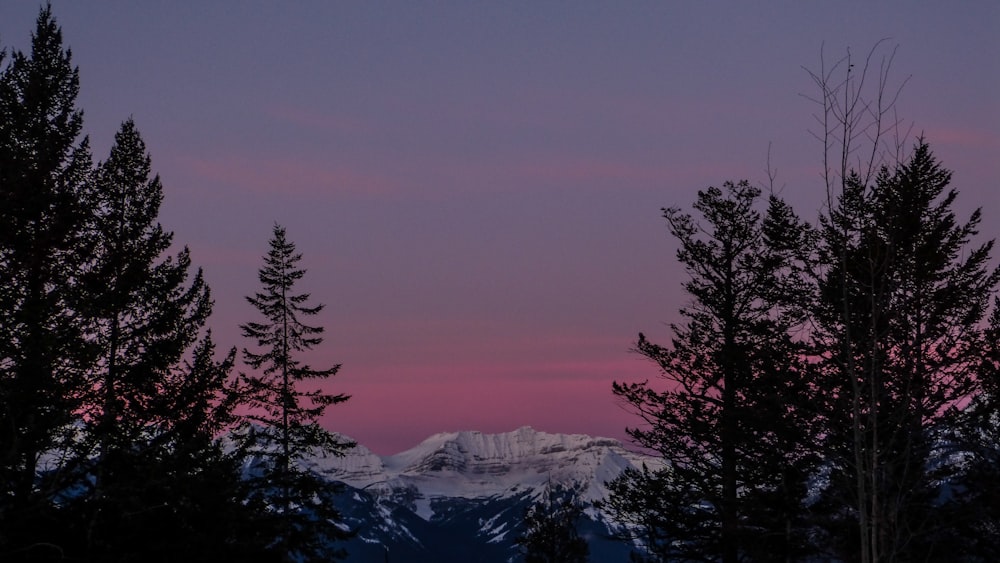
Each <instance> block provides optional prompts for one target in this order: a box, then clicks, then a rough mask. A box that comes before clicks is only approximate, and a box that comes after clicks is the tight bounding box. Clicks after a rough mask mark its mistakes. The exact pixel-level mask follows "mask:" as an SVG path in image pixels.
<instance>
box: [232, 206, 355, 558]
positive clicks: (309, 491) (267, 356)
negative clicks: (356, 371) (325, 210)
mask: <svg viewBox="0 0 1000 563" xmlns="http://www.w3.org/2000/svg"><path fill="white" fill-rule="evenodd" d="M301 258H302V255H301V254H299V253H297V252H296V251H295V245H294V244H293V243H292V242H291V241H289V240H288V239H287V238H286V237H285V229H284V228H283V227H281V226H280V225H278V224H275V225H274V230H273V236H272V238H271V240H270V249H269V251H268V253H267V255H266V256H265V257H264V266H263V267H262V268H261V269H260V271H259V279H260V283H261V285H262V286H263V287H262V291H260V292H258V293H256V294H254V295H253V296H249V297H247V301H248V302H249V303H250V304H251V305H253V306H254V308H255V309H257V311H258V312H259V313H260V315H261V316H262V317H263V319H262V320H260V321H254V322H249V323H246V324H244V325H242V326H241V328H242V330H243V336H244V337H245V338H248V339H250V340H251V341H252V342H253V343H254V344H255V345H256V346H257V347H258V349H259V351H256V352H254V351H251V350H250V349H247V348H244V350H243V358H244V361H245V362H246V363H247V365H249V366H250V367H251V368H252V369H254V370H255V371H254V372H253V373H250V374H243V375H242V378H241V379H242V381H243V382H244V384H245V386H246V394H247V395H246V396H247V402H248V406H249V407H250V409H251V412H250V414H249V415H247V420H248V422H250V423H251V424H250V426H249V427H248V428H247V429H246V431H247V442H246V443H247V448H248V453H250V454H251V455H254V456H256V458H257V460H258V463H257V465H256V466H255V467H254V468H253V470H252V472H251V475H250V478H251V481H252V482H253V483H254V489H255V491H256V492H255V494H256V496H257V497H258V499H259V498H261V497H263V498H264V499H265V502H266V504H268V505H270V506H271V507H272V511H273V514H274V516H275V518H276V520H277V521H278V523H279V529H280V531H279V534H278V536H277V537H276V538H275V540H274V542H275V543H274V546H275V548H276V550H277V551H278V552H279V553H282V554H284V556H285V557H286V558H287V559H288V560H303V559H304V560H310V561H311V560H329V559H330V558H336V557H340V556H342V555H343V553H342V551H341V550H336V549H334V548H333V547H332V546H333V543H334V542H335V541H336V540H339V539H343V538H345V537H347V533H346V532H344V530H343V529H342V528H341V527H338V526H337V525H336V524H335V522H337V521H339V520H340V515H339V514H338V513H337V512H336V510H335V509H334V508H333V506H332V503H331V502H330V496H331V495H333V494H336V493H337V491H338V489H337V487H335V486H334V485H332V484H330V483H329V482H327V481H325V480H324V479H322V478H321V477H319V476H318V475H316V474H314V473H312V472H311V471H310V470H309V469H308V468H306V467H304V466H303V465H302V462H303V461H305V460H306V459H308V458H309V457H312V456H317V455H343V452H344V450H345V449H346V448H348V447H350V446H351V445H352V444H350V443H349V442H345V441H344V440H342V439H340V438H338V437H337V436H336V435H334V434H332V433H331V432H329V431H327V430H326V429H324V428H323V427H322V426H320V424H319V419H320V417H322V415H323V413H324V411H325V410H326V408H327V407H328V406H330V405H334V404H337V403H341V402H343V401H346V400H347V399H348V398H349V397H348V396H347V395H344V394H333V393H328V392H326V391H323V390H321V389H313V390H308V391H307V390H303V389H302V388H301V386H302V385H303V384H304V383H309V382H313V381H316V382H321V381H323V380H326V379H328V378H330V377H331V376H333V375H335V374H336V373H337V372H338V371H339V369H340V365H339V364H338V365H335V366H332V367H329V368H326V369H314V368H312V367H310V366H309V365H308V364H305V363H303V361H302V360H301V358H300V356H301V354H302V353H303V352H306V351H308V350H310V349H312V348H313V347H315V346H318V345H319V344H321V343H322V341H323V339H322V336H321V334H322V333H323V328H322V327H320V326H311V325H307V324H305V323H304V322H303V317H309V316H313V315H316V314H317V313H319V312H320V311H321V310H322V309H323V305H314V306H310V305H308V304H307V303H308V301H309V299H310V295H309V294H308V293H296V292H295V284H296V282H298V281H299V280H301V279H302V277H303V276H304V275H305V273H306V272H305V270H303V269H301V268H299V267H298V262H299V260H301Z"/></svg>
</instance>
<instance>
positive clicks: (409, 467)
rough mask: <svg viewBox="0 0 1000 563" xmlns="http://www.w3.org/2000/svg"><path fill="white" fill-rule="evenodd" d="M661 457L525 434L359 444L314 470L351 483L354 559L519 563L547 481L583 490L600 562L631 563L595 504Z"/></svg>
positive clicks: (586, 531) (346, 509) (587, 531)
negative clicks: (626, 475)
mask: <svg viewBox="0 0 1000 563" xmlns="http://www.w3.org/2000/svg"><path fill="white" fill-rule="evenodd" d="M642 463H646V464H647V465H651V466H652V465H655V464H657V463H658V461H657V460H655V459H653V458H649V457H647V456H643V455H640V454H636V453H634V452H629V451H627V450H626V449H625V448H624V447H623V446H622V445H621V443H620V442H618V441H616V440H611V439H608V438H594V437H590V436H585V435H581V434H574V435H567V434H548V433H545V432H538V431H535V430H533V429H531V428H527V427H525V428H520V429H518V430H515V431H513V432H507V433H503V434H483V433H480V432H452V433H443V434H436V435H434V436H431V437H430V438H428V439H427V440H425V441H424V442H422V443H421V444H419V445H418V446H416V447H414V448H412V449H410V450H407V451H405V452H402V453H400V454H396V455H394V456H388V457H380V456H377V455H375V454H373V453H372V452H371V451H369V450H368V449H367V448H365V447H364V446H360V445H359V446H357V447H355V448H353V449H352V450H351V451H349V452H348V453H347V455H346V456H345V457H342V458H324V459H316V460H313V461H312V463H311V464H310V465H311V467H312V469H314V470H315V471H317V472H318V473H320V474H322V475H324V476H326V477H327V478H329V479H331V480H335V481H340V482H342V483H344V484H345V487H346V490H345V493H344V494H342V495H340V497H338V499H337V505H338V507H339V508H340V509H341V511H342V512H343V513H344V515H345V517H346V519H347V521H348V523H349V525H350V526H351V527H352V529H354V530H356V531H357V535H356V537H355V539H354V540H352V541H351V542H350V543H349V544H348V545H347V546H346V547H347V549H348V552H349V554H350V555H349V558H348V561H351V562H354V561H358V562H360V561H385V560H391V561H408V562H413V563H420V562H423V561H428V562H431V561H433V562H436V563H448V562H451V561H455V562H458V561H463V562H468V561H480V562H484V563H501V562H508V561H519V560H520V557H519V555H518V552H517V549H516V546H515V544H514V540H515V539H516V538H517V537H518V536H519V535H520V534H521V533H522V529H521V519H522V516H523V514H524V510H525V509H526V508H527V507H528V506H529V505H530V504H531V503H533V502H535V501H536V500H537V499H538V498H540V495H541V494H542V492H543V491H544V489H545V487H546V486H547V484H553V485H555V484H558V485H562V486H566V487H571V488H574V489H576V490H577V491H579V496H580V500H581V502H583V503H584V505H585V506H586V507H587V509H586V511H585V515H586V519H585V521H582V522H581V523H580V531H581V533H582V534H583V535H584V536H585V537H588V540H589V541H590V545H591V551H592V554H593V555H594V557H592V559H593V560H595V561H599V560H606V559H611V558H617V559H619V560H624V559H626V558H627V553H628V546H627V545H625V544H622V543H619V542H614V541H611V540H610V539H608V536H609V535H610V529H609V525H608V523H607V522H606V521H605V519H604V517H603V515H602V514H601V513H600V512H599V511H598V510H597V509H595V508H593V506H592V503H593V502H594V501H596V500H598V499H601V498H603V497H604V496H605V494H606V488H605V486H604V484H605V482H606V481H609V480H611V479H613V478H615V477H616V476H618V475H619V474H620V473H621V472H622V471H624V470H625V469H626V468H628V467H638V466H640V465H641V464H642Z"/></svg>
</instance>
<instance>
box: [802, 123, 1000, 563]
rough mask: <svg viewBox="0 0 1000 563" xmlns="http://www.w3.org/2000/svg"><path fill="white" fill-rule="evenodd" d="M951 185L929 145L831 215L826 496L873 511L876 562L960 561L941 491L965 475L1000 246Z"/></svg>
mask: <svg viewBox="0 0 1000 563" xmlns="http://www.w3.org/2000/svg"><path fill="white" fill-rule="evenodd" d="M950 180H951V173H950V172H949V171H947V170H945V169H943V168H941V166H940V165H939V164H938V163H937V161H936V159H935V158H934V156H933V154H932V153H931V151H930V147H929V146H928V144H927V143H926V142H925V141H924V140H923V139H920V140H919V141H918V142H917V143H916V145H915V147H914V151H913V153H912V155H911V156H910V157H909V158H908V160H906V161H905V162H903V163H901V164H900V165H898V166H895V167H893V168H890V167H888V166H883V167H882V169H881V170H880V171H879V173H878V175H877V177H876V179H875V182H874V184H873V185H871V186H867V185H865V184H863V182H862V181H861V179H860V178H859V177H858V176H857V175H854V176H851V177H849V180H848V182H847V185H846V189H845V191H844V193H843V194H842V195H841V197H840V198H839V200H838V206H837V207H836V208H834V209H833V210H832V211H831V213H830V215H829V216H828V217H827V218H825V220H824V231H823V232H824V236H823V244H822V245H821V247H820V249H821V250H820V260H821V263H822V264H823V265H824V266H825V269H824V270H823V271H824V275H823V277H821V278H820V279H819V287H818V289H819V295H820V303H819V306H818V309H817V312H816V327H817V330H816V331H815V336H816V342H817V349H818V351H819V352H820V353H821V354H822V357H823V361H822V364H821V365H822V367H823V371H824V374H823V375H824V377H823V382H824V391H825V392H826V401H825V407H826V408H825V413H826V416H827V426H828V432H827V438H828V439H827V447H826V448H824V451H825V452H826V454H827V456H828V459H829V460H830V462H831V464H832V467H833V468H834V470H833V473H832V477H831V479H832V481H831V487H830V488H829V489H828V490H827V491H826V493H827V495H828V496H829V495H833V496H835V497H836V499H835V500H833V501H832V502H834V503H835V504H839V503H843V502H845V501H848V500H849V499H850V503H852V504H854V505H858V504H862V505H863V507H864V511H865V512H866V518H865V521H866V523H867V525H866V529H865V534H864V536H865V538H866V539H865V540H863V541H865V542H866V543H867V544H868V549H869V550H870V554H871V557H872V559H873V560H895V559H909V558H914V557H917V555H918V554H919V555H920V556H921V557H930V558H935V557H938V558H941V559H947V558H949V557H951V556H952V554H951V553H948V552H941V551H940V550H936V549H935V547H936V546H937V544H938V539H939V538H940V537H941V536H942V534H945V527H946V526H947V524H946V523H944V522H942V521H940V519H939V518H938V517H937V515H936V512H937V511H938V510H939V508H940V503H939V501H938V497H939V494H940V483H942V482H950V481H951V480H953V479H954V477H955V472H956V471H957V469H958V467H959V466H958V464H956V463H954V462H953V459H951V457H952V456H953V455H954V453H955V452H954V450H953V445H954V440H953V438H952V437H951V435H952V434H953V433H954V431H955V430H956V429H957V428H958V427H959V422H960V417H961V412H962V408H963V407H964V406H965V405H967V404H969V403H970V402H971V401H973V400H974V398H975V397H978V396H980V395H981V394H982V384H983V380H982V378H981V377H980V375H979V373H980V370H981V366H982V365H983V362H984V360H985V359H986V356H985V354H984V353H985V352H986V351H988V350H989V349H990V342H989V334H988V332H987V331H986V330H985V328H986V327H985V325H986V323H985V321H986V320H987V314H988V311H989V305H990V295H992V294H994V293H995V291H996V288H997V284H998V283H1000V271H998V270H997V269H996V268H994V267H991V266H990V265H989V261H990V252H991V249H992V246H993V243H992V241H990V242H986V243H984V244H979V245H975V246H973V245H972V239H973V237H974V236H975V235H976V234H977V233H978V225H979V223H980V221H981V214H980V211H979V210H976V211H975V212H973V214H972V215H971V217H970V218H969V219H968V221H966V222H964V223H962V222H959V220H958V219H957V217H956V216H955V213H954V211H953V209H952V208H953V206H954V203H955V200H956V198H957V195H958V194H957V192H956V191H955V190H954V189H952V188H950V187H949V184H950ZM845 313H846V316H845ZM859 477H861V478H860V479H859ZM829 513H830V514H831V516H834V517H835V516H836V515H837V514H842V513H841V512H838V511H834V510H830V511H829ZM856 518H857V517H856V515H851V514H850V513H847V515H846V520H847V521H849V522H854V524H853V526H854V527H856V526H857V520H856ZM838 530H840V533H839V534H838V533H837V531H838ZM833 535H835V536H841V537H844V536H847V535H848V534H847V533H846V529H842V528H834V532H833ZM840 549H844V550H847V553H846V554H845V555H851V556H852V557H859V556H860V554H859V553H858V552H856V551H854V549H852V548H850V547H848V546H841V547H840Z"/></svg>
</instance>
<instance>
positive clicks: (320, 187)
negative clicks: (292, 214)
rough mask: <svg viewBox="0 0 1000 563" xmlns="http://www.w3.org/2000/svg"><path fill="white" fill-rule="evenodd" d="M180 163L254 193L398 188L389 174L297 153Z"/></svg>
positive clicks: (358, 192)
mask: <svg viewBox="0 0 1000 563" xmlns="http://www.w3.org/2000/svg"><path fill="white" fill-rule="evenodd" d="M178 163H179V164H180V165H181V166H182V167H184V168H186V169H187V170H188V172H189V173H191V174H193V175H194V176H196V177H200V178H202V179H204V180H207V181H209V182H212V183H216V184H224V185H226V186H228V187H230V188H234V189H236V190H238V191H240V192H250V193H252V194H254V195H268V194H273V195H278V194H280V195H285V196H287V195H291V196H299V197H308V198H312V197H329V196H333V195H351V196H369V197H370V196H374V197H383V196H386V195H389V194H391V193H394V192H396V191H397V189H396V184H395V182H393V181H392V180H391V179H389V178H387V177H385V176H381V175H378V174H371V173H369V172H367V171H361V170H357V169H355V168H352V167H349V166H340V165H336V164H332V163H329V162H317V161H316V160H315V159H312V158H304V157H297V156H261V155H256V156H246V155H223V156H214V157H213V156H193V155H186V156H181V157H178Z"/></svg>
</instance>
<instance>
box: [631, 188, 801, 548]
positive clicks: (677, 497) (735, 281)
mask: <svg viewBox="0 0 1000 563" xmlns="http://www.w3.org/2000/svg"><path fill="white" fill-rule="evenodd" d="M760 194H761V192H760V190H759V189H757V188H754V187H752V186H750V185H749V184H748V183H747V182H740V183H738V184H732V183H727V184H725V186H724V188H723V189H719V188H714V187H713V188H709V189H708V190H704V191H700V192H699V193H698V198H697V201H696V203H695V205H694V207H695V209H696V210H697V211H698V212H699V213H700V214H701V216H702V218H703V219H704V223H702V222H700V221H698V220H696V219H695V218H694V217H692V216H691V215H688V214H684V213H681V212H680V210H678V209H675V208H670V209H664V217H665V218H666V220H667V222H668V225H669V227H670V232H671V234H672V235H673V236H674V237H675V238H676V239H677V240H678V242H679V244H680V247H679V250H678V251H677V258H678V260H679V261H680V262H681V263H682V264H683V265H684V267H685V269H686V270H687V272H688V274H689V275H690V279H689V280H688V281H687V282H685V283H684V288H685V290H686V291H687V292H688V294H690V295H691V297H692V299H693V300H692V303H691V305H690V306H688V307H685V308H684V309H682V310H681V315H682V317H683V318H684V322H683V323H682V324H673V325H671V330H672V332H673V334H674V337H673V339H672V341H671V346H670V347H663V346H660V345H657V344H654V343H652V342H650V341H649V340H647V339H646V337H645V336H644V335H643V334H640V335H639V341H638V344H637V346H636V349H637V351H638V352H639V353H640V354H642V355H643V356H645V357H647V358H649V359H650V360H652V361H653V362H654V363H655V364H656V365H657V366H658V367H659V369H660V375H661V377H662V378H663V379H665V380H666V383H665V384H664V385H663V386H662V387H663V388H662V389H660V388H654V387H653V386H651V385H650V384H649V383H648V382H643V383H633V384H619V383H616V384H615V386H614V392H615V394H617V395H618V396H620V397H621V398H622V399H624V400H625V402H626V403H627V404H628V405H630V406H631V407H632V408H633V409H634V410H635V412H637V413H638V414H639V416H640V417H641V418H642V420H643V421H644V422H645V423H646V426H645V427H638V428H631V429H629V430H628V432H629V435H630V436H631V437H632V438H633V439H634V440H635V441H636V443H637V444H639V445H641V446H642V447H644V448H647V449H649V450H652V451H655V452H656V453H658V454H659V455H661V456H662V457H663V459H664V460H665V461H666V462H667V463H668V467H667V468H665V469H664V470H662V471H660V472H658V473H656V474H653V473H651V472H647V471H644V472H641V473H640V472H633V473H627V474H625V476H623V477H622V480H621V481H620V482H619V483H618V484H617V485H616V487H615V488H613V490H615V491H616V494H619V495H631V494H632V493H631V492H630V491H629V489H630V488H640V489H641V488H644V487H647V486H650V485H651V484H655V485H656V487H655V488H656V492H657V494H659V495H662V498H659V499H657V500H656V501H655V502H656V503H657V504H659V505H661V506H672V507H673V508H672V511H671V518H672V519H673V522H670V523H669V524H668V527H667V528H665V529H663V530H659V531H649V532H647V534H648V535H650V537H651V538H653V537H655V538H657V539H656V540H655V541H653V543H652V544H651V546H656V545H670V548H669V550H668V551H669V553H670V555H671V557H672V558H673V557H676V558H679V559H681V560H693V561H699V560H704V561H708V560H715V559H717V558H721V559H722V560H723V561H736V560H737V558H738V557H739V555H740V553H742V552H746V551H760V553H761V554H762V557H763V554H764V553H772V554H798V553H799V552H800V550H801V549H802V545H803V538H802V534H803V530H802V529H801V522H800V521H799V520H800V517H799V514H798V513H800V512H801V511H802V508H801V499H802V497H803V496H804V494H805V488H804V481H805V479H806V478H807V476H808V468H809V463H810V460H811V459H812V458H811V457H810V455H809V452H808V451H807V449H806V448H805V445H806V443H807V440H808V438H809V436H810V432H811V428H812V427H811V424H810V423H809V422H808V421H807V419H806V418H805V417H804V416H803V408H804V407H803V405H805V403H806V400H805V399H806V392H807V391H808V389H807V388H806V386H805V381H806V375H805V372H806V370H807V366H806V365H805V363H804V362H803V361H802V360H801V358H800V357H799V355H800V354H801V352H802V351H803V348H802V344H801V343H799V342H796V341H795V340H793V339H792V337H791V334H792V330H793V328H795V327H796V326H797V325H798V324H800V323H801V321H802V317H801V308H800V307H799V305H798V302H797V300H796V298H797V297H798V296H800V295H801V294H802V292H803V288H804V286H803V280H802V278H801V271H800V269H799V268H798V266H797V262H796V260H797V259H798V256H797V254H796V253H797V252H798V251H799V250H800V249H801V248H802V246H803V245H805V244H806V243H807V242H808V240H809V238H810V237H811V231H810V230H809V229H808V228H807V227H806V226H805V225H804V224H803V223H801V221H799V220H798V219H797V218H796V217H795V215H794V214H793V213H791V210H790V208H789V207H788V206H787V205H785V204H784V203H783V202H781V201H780V200H778V199H777V198H773V197H772V198H771V199H770V200H769V203H768V209H767V212H766V214H765V215H761V213H760V212H759V211H757V209H756V204H757V203H758V201H759V199H760ZM637 494H638V493H637ZM621 507H622V508H625V507H627V505H621ZM645 510H646V509H642V511H645ZM751 513H753V514H754V515H755V518H754V519H753V520H752V521H750V520H748V518H749V517H750V515H751ZM657 521H658V522H660V523H661V524H662V523H663V521H662V520H657ZM762 537H767V538H775V539H774V540H773V541H770V540H769V541H768V542H766V543H760V542H759V538H762ZM664 542H666V543H664ZM657 549H658V548H657Z"/></svg>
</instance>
